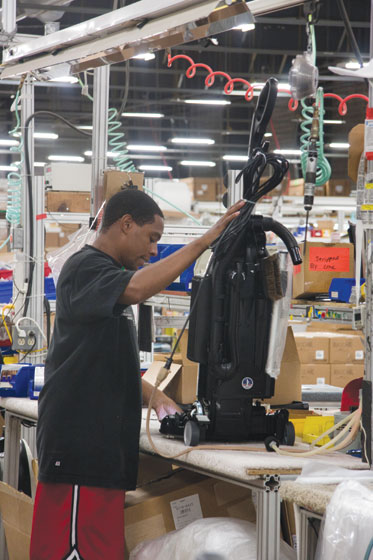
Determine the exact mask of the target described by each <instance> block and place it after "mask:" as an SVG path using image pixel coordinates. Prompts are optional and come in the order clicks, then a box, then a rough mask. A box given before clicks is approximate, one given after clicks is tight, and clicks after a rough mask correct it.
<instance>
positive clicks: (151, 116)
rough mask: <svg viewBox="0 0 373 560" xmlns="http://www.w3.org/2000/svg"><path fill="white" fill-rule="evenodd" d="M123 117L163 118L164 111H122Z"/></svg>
mask: <svg viewBox="0 0 373 560" xmlns="http://www.w3.org/2000/svg"><path fill="white" fill-rule="evenodd" d="M122 117H139V118H144V119H161V118H162V117H164V114H163V113H122Z"/></svg>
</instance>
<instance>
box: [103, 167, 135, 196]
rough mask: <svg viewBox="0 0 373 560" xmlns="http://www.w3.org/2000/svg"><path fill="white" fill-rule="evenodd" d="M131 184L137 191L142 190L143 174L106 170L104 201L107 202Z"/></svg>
mask: <svg viewBox="0 0 373 560" xmlns="http://www.w3.org/2000/svg"><path fill="white" fill-rule="evenodd" d="M131 184H133V185H135V186H136V187H137V188H138V189H139V190H142V187H143V184H144V173H138V172H132V171H118V170H116V169H106V170H105V171H104V198H105V200H109V198H111V197H112V196H113V194H115V193H117V192H119V191H121V190H123V189H124V188H125V187H127V186H128V185H131Z"/></svg>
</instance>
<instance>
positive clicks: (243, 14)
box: [1, 0, 303, 78]
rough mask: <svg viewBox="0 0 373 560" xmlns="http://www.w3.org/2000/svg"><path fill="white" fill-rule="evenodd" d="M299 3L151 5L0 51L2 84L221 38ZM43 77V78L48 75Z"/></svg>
mask: <svg viewBox="0 0 373 560" xmlns="http://www.w3.org/2000/svg"><path fill="white" fill-rule="evenodd" d="M302 3H303V1H300V0H253V1H252V2H247V3H246V2H244V1H239V0H236V1H234V0H225V1H218V0H209V1H204V2H200V1H198V0H175V1H174V2H172V3H171V4H170V2H169V0H158V2H157V3H156V7H155V6H154V4H155V3H154V2H151V1H150V0H141V1H140V2H136V3H134V4H132V5H130V6H127V7H124V8H120V9H118V10H115V11H113V12H111V13H108V14H104V15H102V16H98V17H96V18H93V19H90V20H88V21H86V22H83V23H80V24H78V25H74V26H71V27H69V28H67V29H64V30H61V31H57V32H55V33H51V34H49V35H48V36H46V37H40V38H37V39H34V40H32V41H29V42H26V43H21V44H15V45H12V46H11V47H9V48H8V49H7V50H5V51H4V54H3V68H4V70H3V73H2V76H1V77H2V78H9V77H14V76H17V75H20V74H25V73H27V72H31V71H33V72H34V71H37V70H39V71H41V70H44V73H46V74H47V72H48V69H50V68H51V67H55V69H56V66H57V65H59V64H64V63H68V65H69V67H70V73H71V74H74V73H76V72H80V71H83V70H86V69H89V68H95V67H98V66H103V65H105V64H112V63H115V62H121V61H124V60H127V59H130V58H132V57H133V56H136V54H140V53H143V52H144V51H145V52H146V51H156V50H160V49H165V48H171V47H173V46H176V45H180V44H183V43H187V42H190V41H194V40H198V39H202V38H205V37H209V36H211V35H215V34H217V33H221V32H224V31H227V30H228V29H231V28H232V27H235V26H237V25H241V24H244V23H250V22H253V17H252V16H253V15H254V16H255V15H264V14H267V13H270V12H273V11H274V10H280V9H284V8H288V7H292V6H296V5H298V4H302ZM47 75H48V74H47Z"/></svg>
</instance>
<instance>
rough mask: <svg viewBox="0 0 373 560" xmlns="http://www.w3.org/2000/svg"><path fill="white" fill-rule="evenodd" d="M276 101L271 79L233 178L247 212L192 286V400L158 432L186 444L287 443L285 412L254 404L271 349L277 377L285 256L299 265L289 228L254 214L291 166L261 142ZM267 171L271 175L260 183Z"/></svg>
mask: <svg viewBox="0 0 373 560" xmlns="http://www.w3.org/2000/svg"><path fill="white" fill-rule="evenodd" d="M276 97H277V81H276V80H275V79H274V78H270V79H269V80H268V81H267V83H266V84H265V87H264V88H263V90H262V92H261V94H260V96H259V99H258V103H257V106H256V109H255V113H254V116H253V120H252V125H251V131H250V143H249V156H248V162H247V165H246V166H245V167H244V169H243V170H242V171H241V172H240V174H239V175H238V177H237V178H236V181H239V180H240V179H241V177H242V178H243V198H244V199H245V200H246V204H245V205H244V207H243V208H242V209H241V211H240V215H239V216H238V217H237V218H236V219H235V220H233V221H232V222H231V223H230V224H229V225H228V227H227V228H226V229H225V231H224V232H223V233H222V234H221V235H220V237H219V238H218V239H217V240H216V241H215V242H214V244H213V246H212V254H211V257H210V261H209V263H208V266H207V269H206V271H205V274H204V275H203V276H195V277H194V278H193V280H192V293H191V307H190V314H189V336H188V352H187V355H188V358H189V359H190V360H192V361H194V362H197V363H199V375H198V391H197V400H196V402H194V403H192V404H190V405H187V406H186V407H184V411H183V413H182V414H175V415H169V416H166V417H165V418H164V419H163V420H162V422H161V426H160V432H161V433H163V434H165V435H172V436H180V437H183V438H184V442H185V444H186V445H188V446H195V445H198V443H199V442H200V441H224V442H241V441H264V442H265V443H266V447H267V449H268V450H271V448H270V445H269V444H270V443H271V442H272V441H273V440H275V441H276V443H277V444H278V445H279V444H280V443H282V444H287V445H293V443H294V439H295V434H294V428H293V425H292V424H291V423H290V422H289V417H288V411H287V410H285V409H280V410H276V411H275V412H273V413H272V412H271V413H268V412H267V410H266V408H265V406H263V405H262V404H261V402H259V400H261V399H267V398H270V397H272V396H273V395H274V388H275V378H274V376H273V375H271V374H273V372H272V371H271V369H273V357H274V354H273V353H274V352H275V351H276V349H277V354H278V356H277V366H278V367H277V370H278V371H277V373H278V372H279V365H280V363H281V357H282V352H283V349H284V345H285V337H286V327H287V322H288V307H287V308H286V306H285V309H282V310H281V303H282V302H283V301H284V296H285V293H286V291H288V293H289V286H290V283H289V274H288V259H289V256H290V258H291V260H292V262H293V264H294V265H298V264H300V263H301V262H302V261H301V257H300V252H299V247H298V245H297V242H296V240H295V238H294V237H293V235H292V234H291V233H290V232H289V231H288V230H287V229H286V227H284V226H283V225H282V224H281V223H279V222H277V221H275V220H273V219H272V218H270V217H263V216H259V215H256V214H254V209H255V204H256V202H257V201H258V200H259V198H261V197H262V196H263V195H264V194H266V193H268V192H269V191H270V190H272V189H273V188H274V187H275V186H277V185H278V184H279V183H280V182H281V180H282V178H283V177H284V175H285V174H286V172H287V170H288V166H289V163H288V162H287V160H286V159H285V158H283V156H281V155H280V154H271V153H268V143H266V142H263V138H264V133H265V131H266V126H267V124H268V122H269V119H270V117H271V114H272V111H273V108H274V104H275V100H276ZM268 166H270V167H271V168H272V176H271V177H270V178H269V179H268V180H267V181H265V182H264V183H262V184H261V181H260V179H261V176H262V174H263V172H264V169H266V168H267V169H268ZM266 232H273V233H274V234H276V235H277V236H278V237H279V238H280V239H281V240H282V242H283V245H284V251H280V253H279V252H275V253H273V254H270V253H269V251H268V249H267V246H266V239H267V238H266ZM289 302H290V296H289ZM284 314H285V317H284ZM281 315H282V321H283V324H285V328H283V329H281V328H279V320H280V316H281ZM284 318H285V323H284Z"/></svg>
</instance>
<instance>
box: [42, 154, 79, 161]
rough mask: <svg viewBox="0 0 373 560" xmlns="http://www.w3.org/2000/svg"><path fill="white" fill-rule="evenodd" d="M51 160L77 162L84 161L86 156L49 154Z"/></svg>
mask: <svg viewBox="0 0 373 560" xmlns="http://www.w3.org/2000/svg"><path fill="white" fill-rule="evenodd" d="M48 159H49V161H69V162H75V163H82V162H83V161H84V157H82V156H58V155H51V156H48Z"/></svg>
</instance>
